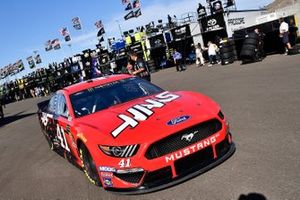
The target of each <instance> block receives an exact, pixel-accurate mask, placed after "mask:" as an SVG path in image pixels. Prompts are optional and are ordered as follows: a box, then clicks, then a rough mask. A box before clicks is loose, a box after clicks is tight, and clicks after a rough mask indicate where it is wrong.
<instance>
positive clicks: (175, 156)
mask: <svg viewBox="0 0 300 200" xmlns="http://www.w3.org/2000/svg"><path fill="white" fill-rule="evenodd" d="M218 136H219V135H215V136H212V137H210V138H207V139H205V140H202V141H200V142H198V143H196V144H194V145H192V146H189V147H187V148H185V149H183V150H180V151H177V152H175V153H172V154H170V155H167V156H165V161H166V163H168V162H170V161H175V160H178V159H180V158H183V157H185V156H188V155H190V154H192V153H195V152H197V151H200V150H202V149H204V148H206V147H208V146H210V145H212V144H214V143H216V141H217V137H218Z"/></svg>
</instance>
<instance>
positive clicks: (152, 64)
mask: <svg viewBox="0 0 300 200" xmlns="http://www.w3.org/2000/svg"><path fill="white" fill-rule="evenodd" d="M147 65H148V69H149V71H150V72H151V73H153V72H155V71H156V66H155V62H154V60H148V61H147Z"/></svg>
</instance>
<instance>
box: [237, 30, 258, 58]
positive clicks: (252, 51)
mask: <svg viewBox="0 0 300 200" xmlns="http://www.w3.org/2000/svg"><path fill="white" fill-rule="evenodd" d="M258 39H259V38H258V35H257V34H255V33H251V34H249V35H248V36H247V37H246V39H245V41H244V43H243V47H242V50H241V54H240V58H241V60H242V62H243V63H245V62H247V61H248V62H249V61H252V62H253V61H257V59H258V58H257V49H258V42H259V40H258Z"/></svg>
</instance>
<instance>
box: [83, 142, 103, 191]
mask: <svg viewBox="0 0 300 200" xmlns="http://www.w3.org/2000/svg"><path fill="white" fill-rule="evenodd" d="M79 156H80V159H81V162H82V166H83V172H84V174H85V175H86V176H87V178H88V180H89V181H90V182H92V183H93V184H94V185H97V186H101V185H102V184H101V181H100V178H99V175H98V172H97V167H96V165H95V163H94V160H93V158H92V156H91V154H90V153H89V151H88V149H87V148H86V146H84V145H83V144H82V145H80V147H79Z"/></svg>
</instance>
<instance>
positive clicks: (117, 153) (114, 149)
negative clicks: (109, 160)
mask: <svg viewBox="0 0 300 200" xmlns="http://www.w3.org/2000/svg"><path fill="white" fill-rule="evenodd" d="M138 147H139V145H138V144H134V145H127V146H105V145H99V148H100V149H101V150H102V152H103V153H105V154H106V155H108V156H112V157H117V158H128V157H131V156H134V155H135V154H136V152H137V151H138Z"/></svg>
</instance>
